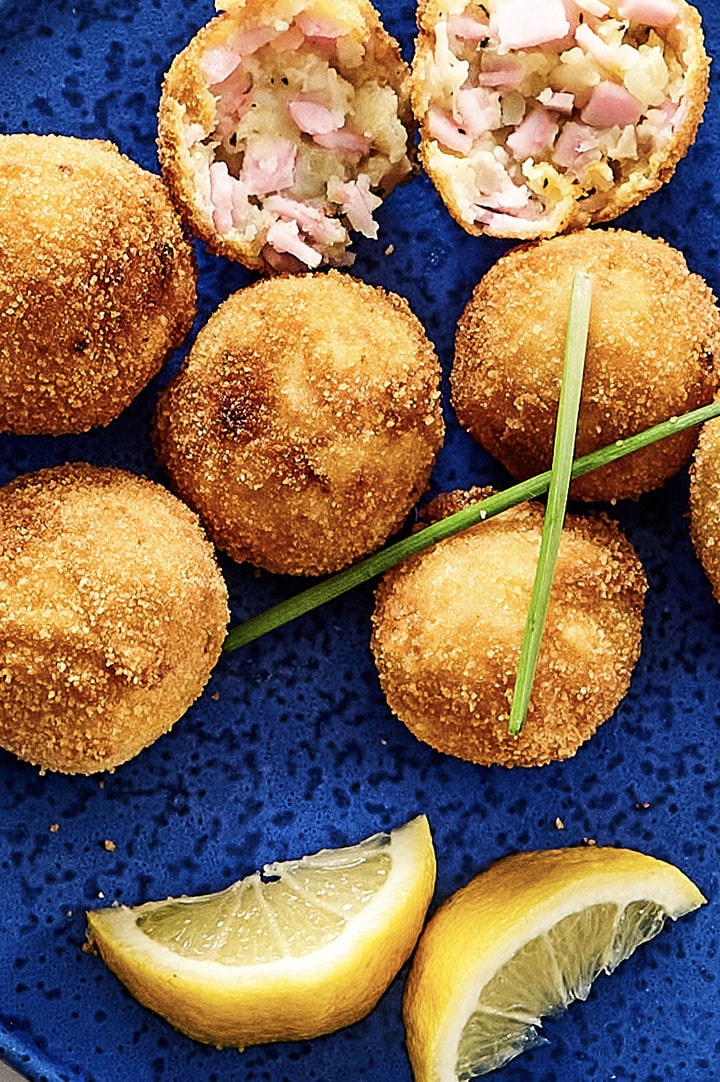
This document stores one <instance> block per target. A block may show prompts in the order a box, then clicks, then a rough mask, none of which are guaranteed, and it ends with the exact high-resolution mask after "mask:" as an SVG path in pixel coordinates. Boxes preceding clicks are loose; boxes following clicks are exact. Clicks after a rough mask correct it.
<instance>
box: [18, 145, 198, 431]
mask: <svg viewBox="0 0 720 1082" xmlns="http://www.w3.org/2000/svg"><path fill="white" fill-rule="evenodd" d="M195 279H196V270H195V262H194V257H193V253H192V249H191V247H190V245H189V243H188V241H187V240H186V239H185V238H184V236H183V232H182V226H181V223H180V219H179V218H178V216H177V214H176V212H175V210H174V208H173V206H172V203H171V201H170V198H169V196H168V194H167V192H166V189H165V186H164V185H163V183H162V181H161V180H160V178H159V177H157V176H154V175H153V174H152V173H149V172H147V171H146V170H144V169H142V168H141V167H140V166H139V165H136V164H135V162H132V161H130V160H129V159H128V158H126V157H124V156H123V155H121V154H120V153H119V152H118V150H117V148H116V147H115V146H113V145H112V143H108V142H102V141H100V140H89V139H76V138H71V137H68V136H59V135H0V431H4V432H16V433H24V434H34V433H45V434H49V435H60V434H61V433H67V432H85V431H87V430H88V429H90V428H93V427H94V426H96V425H106V424H108V423H109V422H110V421H112V420H113V419H114V418H115V417H117V415H118V414H119V413H120V412H121V410H123V409H124V408H125V406H127V405H128V404H129V403H130V402H131V401H132V399H133V398H134V397H135V396H136V395H137V394H138V393H139V392H140V391H141V390H142V389H143V387H144V386H145V385H146V384H147V383H148V382H149V380H150V379H151V378H152V377H153V376H154V375H155V374H156V372H157V371H158V370H159V368H160V366H161V365H162V363H163V361H164V360H165V357H166V356H167V354H168V353H169V352H170V350H172V349H173V348H175V347H176V346H178V345H179V344H180V343H181V342H182V341H183V339H184V338H185V335H186V334H187V332H188V331H189V329H190V327H191V325H192V321H193V318H194V315H195Z"/></svg>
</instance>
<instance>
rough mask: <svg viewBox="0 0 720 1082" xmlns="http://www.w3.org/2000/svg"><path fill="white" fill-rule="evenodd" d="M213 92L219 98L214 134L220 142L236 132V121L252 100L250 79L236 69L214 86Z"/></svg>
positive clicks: (225, 141) (225, 140) (226, 140)
mask: <svg viewBox="0 0 720 1082" xmlns="http://www.w3.org/2000/svg"><path fill="white" fill-rule="evenodd" d="M213 92H214V93H215V94H217V95H218V97H219V99H220V102H219V105H218V111H217V115H218V120H217V124H216V125H215V134H216V135H217V137H218V138H219V139H220V141H221V142H223V143H227V142H228V141H229V140H230V139H231V138H232V136H233V135H234V134H235V133H236V131H237V126H238V121H239V120H240V117H241V116H242V115H243V113H244V112H245V110H246V109H247V108H248V106H249V104H250V101H251V100H252V80H251V78H250V76H249V75H248V74H247V73H246V72H243V71H242V70H240V71H238V70H237V69H236V70H235V71H234V72H233V73H232V74H231V75H230V76H228V78H227V79H225V81H224V82H222V83H218V84H217V85H216V86H214V87H213Z"/></svg>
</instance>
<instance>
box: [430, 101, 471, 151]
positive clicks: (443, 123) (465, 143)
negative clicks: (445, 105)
mask: <svg viewBox="0 0 720 1082" xmlns="http://www.w3.org/2000/svg"><path fill="white" fill-rule="evenodd" d="M427 130H428V135H429V136H430V138H431V139H437V141H438V143H442V145H443V146H444V147H447V149H448V150H454V151H457V153H458V154H468V153H469V152H470V150H472V144H473V140H472V136H471V135H469V134H468V133H467V132H465V131H461V130H460V128H458V126H457V124H456V123H455V121H454V120H453V118H452V117H451V116H450V114H449V113H446V112H445V111H444V110H443V109H435V108H433V109H429V110H428V114H427Z"/></svg>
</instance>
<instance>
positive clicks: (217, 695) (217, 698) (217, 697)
mask: <svg viewBox="0 0 720 1082" xmlns="http://www.w3.org/2000/svg"><path fill="white" fill-rule="evenodd" d="M210 698H211V699H212V701H213V702H214V703H217V702H219V701H220V692H219V691H216V692H214V694H212V695H211V696H210Z"/></svg>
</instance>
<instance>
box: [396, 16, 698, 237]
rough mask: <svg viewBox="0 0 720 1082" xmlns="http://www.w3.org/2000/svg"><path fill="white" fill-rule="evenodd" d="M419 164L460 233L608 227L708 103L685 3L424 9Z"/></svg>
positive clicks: (418, 75)
mask: <svg viewBox="0 0 720 1082" xmlns="http://www.w3.org/2000/svg"><path fill="white" fill-rule="evenodd" d="M418 24H419V28H420V33H419V36H418V39H417V45H416V51H415V58H414V61H413V76H412V102H413V109H414V112H415V115H416V117H417V119H418V122H419V124H420V133H421V143H420V155H421V159H422V161H423V164H424V165H425V168H426V169H427V172H428V173H429V175H430V177H431V179H432V180H433V182H434V184H435V186H436V188H437V189H438V192H439V193H440V195H441V197H442V198H443V200H444V201H445V204H446V205H447V207H448V209H449V211H450V213H451V214H452V216H453V217H454V218H455V220H456V221H457V222H458V223H459V224H460V225H461V226H462V227H463V228H464V229H466V230H467V232H469V233H473V234H482V233H487V234H489V235H491V236H495V237H512V238H515V239H520V240H531V239H534V238H537V237H549V236H553V235H554V234H555V233H559V232H561V231H562V230H565V229H577V228H578V227H581V226H586V225H590V224H591V223H596V222H606V221H610V220H611V219H612V218H615V217H617V215H618V214H622V212H623V211H625V210H628V208H629V207H632V206H634V205H635V204H636V203H639V202H640V201H641V200H642V199H644V198H645V197H646V196H648V195H650V193H651V192H654V191H655V190H656V189H657V188H659V187H660V186H661V184H663V183H665V181H667V180H669V179H670V177H671V176H672V174H673V173H674V171H675V167H676V165H677V163H678V161H679V160H680V159H681V158H682V157H683V156H684V155H685V153H686V152H687V149H688V147H689V146H690V145H691V143H692V142H693V141H694V139H695V136H696V133H697V129H698V126H699V124H700V122H701V120H702V116H703V111H704V107H705V101H706V98H707V94H708V69H709V60H708V57H707V54H706V52H705V47H704V40H703V32H702V27H701V22H700V15H699V13H698V12H697V10H696V9H695V8H694V7H692V6H691V5H690V4H688V3H686V2H685V0H469V2H467V0H466V2H463V0H425V2H424V3H422V4H421V6H420V13H419V17H418Z"/></svg>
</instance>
